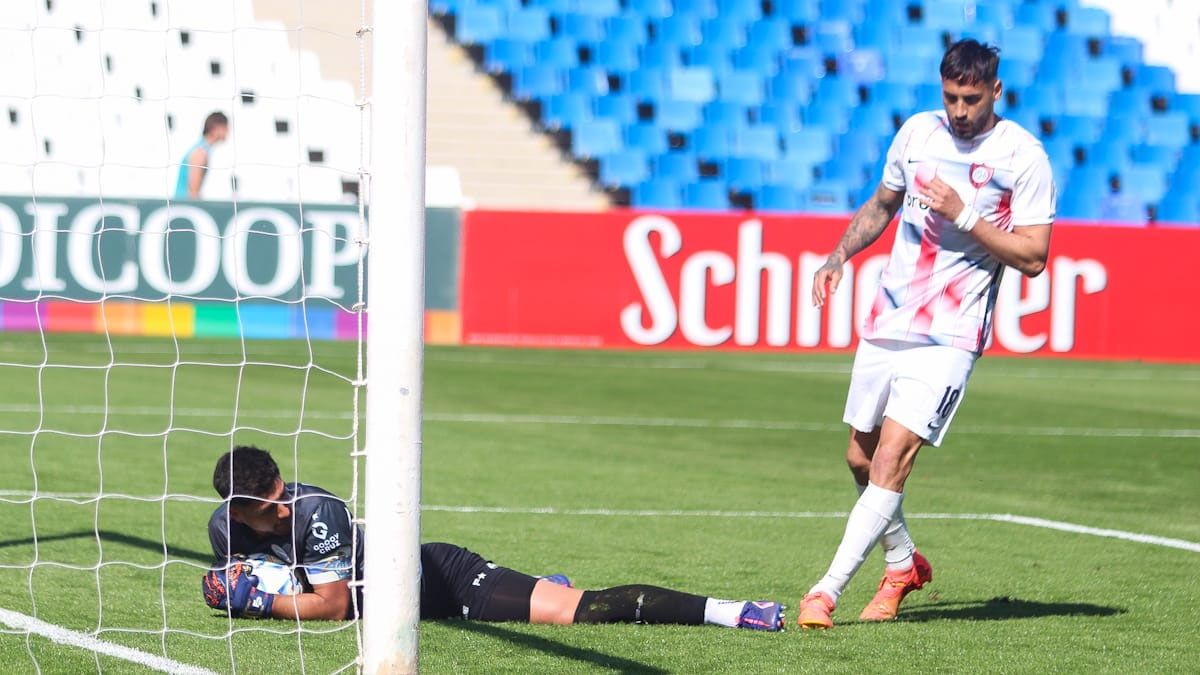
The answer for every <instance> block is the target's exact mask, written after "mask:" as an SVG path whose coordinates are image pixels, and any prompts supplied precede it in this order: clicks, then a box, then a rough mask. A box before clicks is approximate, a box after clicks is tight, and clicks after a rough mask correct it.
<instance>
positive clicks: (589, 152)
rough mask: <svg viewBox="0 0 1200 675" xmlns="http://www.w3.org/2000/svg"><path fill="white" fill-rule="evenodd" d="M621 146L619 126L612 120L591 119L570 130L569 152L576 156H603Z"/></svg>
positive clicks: (616, 150)
mask: <svg viewBox="0 0 1200 675" xmlns="http://www.w3.org/2000/svg"><path fill="white" fill-rule="evenodd" d="M621 147H622V143H621V128H620V127H619V126H618V125H617V123H616V122H614V121H612V120H592V121H591V122H588V123H587V124H581V125H579V126H578V127H576V128H574V129H572V130H571V153H572V154H574V155H575V156H576V157H582V158H585V159H586V158H589V157H596V158H598V157H603V156H604V155H611V154H613V153H615V152H618V151H619V150H621Z"/></svg>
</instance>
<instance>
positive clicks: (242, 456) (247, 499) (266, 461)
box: [213, 445, 279, 506]
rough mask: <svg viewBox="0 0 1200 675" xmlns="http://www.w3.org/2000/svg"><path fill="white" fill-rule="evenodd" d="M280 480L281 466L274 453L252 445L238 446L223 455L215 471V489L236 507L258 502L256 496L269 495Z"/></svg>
mask: <svg viewBox="0 0 1200 675" xmlns="http://www.w3.org/2000/svg"><path fill="white" fill-rule="evenodd" d="M277 480H279V465H278V464H276V463H275V460H274V459H271V453H269V452H267V451H266V450H262V449H260V448H256V447H254V446H253V445H239V446H237V447H235V448H234V449H233V450H230V451H229V452H227V453H225V454H223V455H221V458H220V459H218V460H217V468H216V469H214V470H213V488H214V489H215V490H216V491H217V494H219V495H221V498H222V499H227V500H229V503H230V504H232V505H234V506H245V505H248V504H252V503H258V500H256V499H254V497H266V496H268V495H270V494H271V490H272V488H274V487H275V481H277ZM231 495H233V496H232V498H231Z"/></svg>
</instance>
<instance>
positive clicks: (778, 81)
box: [768, 73, 815, 105]
mask: <svg viewBox="0 0 1200 675" xmlns="http://www.w3.org/2000/svg"><path fill="white" fill-rule="evenodd" d="M814 83H815V80H813V79H812V78H810V77H808V76H805V75H798V74H791V73H779V74H778V75H776V76H775V77H773V78H771V83H770V85H768V91H769V94H770V98H771V100H772V101H776V102H778V103H788V104H791V105H808V104H809V102H811V101H812V99H813V89H814V86H815V84H814Z"/></svg>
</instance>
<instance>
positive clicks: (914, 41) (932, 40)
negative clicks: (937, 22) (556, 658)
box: [893, 24, 945, 62]
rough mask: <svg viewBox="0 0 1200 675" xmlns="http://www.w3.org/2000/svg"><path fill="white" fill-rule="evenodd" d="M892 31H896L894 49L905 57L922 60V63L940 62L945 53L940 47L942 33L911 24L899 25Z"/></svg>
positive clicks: (934, 29)
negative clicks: (933, 60)
mask: <svg viewBox="0 0 1200 675" xmlns="http://www.w3.org/2000/svg"><path fill="white" fill-rule="evenodd" d="M893 30H895V31H896V38H897V40H898V44H897V45H896V49H897V50H899V52H901V53H903V54H904V55H905V56H908V57H909V58H912V59H923V61H922V62H927V60H928V59H937V60H938V61H941V58H942V53H943V52H944V51H945V50H944V48H943V47H942V31H940V30H938V29H936V28H927V27H925V26H919V25H911V24H901V25H900V26H897V27H895V28H894V29H893Z"/></svg>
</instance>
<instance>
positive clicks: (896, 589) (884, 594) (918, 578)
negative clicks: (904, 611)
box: [858, 551, 933, 621]
mask: <svg viewBox="0 0 1200 675" xmlns="http://www.w3.org/2000/svg"><path fill="white" fill-rule="evenodd" d="M930 581H933V567H931V566H930V565H929V561H928V560H926V559H925V556H923V555H921V554H920V553H917V552H916V551H913V566H912V567H910V568H908V569H906V570H904V571H903V572H885V573H884V575H883V580H882V581H880V582H879V590H878V591H877V592H876V593H875V597H874V598H871V602H869V603H867V606H866V607H865V608H863V611H862V614H859V615H858V618H859V620H860V621H891V620H892V619H894V618H896V613H897V612H899V611H900V602H901V601H903V600H904V596H906V595H908V594H909V593H912V592H913V591H915V590H918V589H920V588H921V587H922V586H924V585H925V584H927V583H929V582H930Z"/></svg>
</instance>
